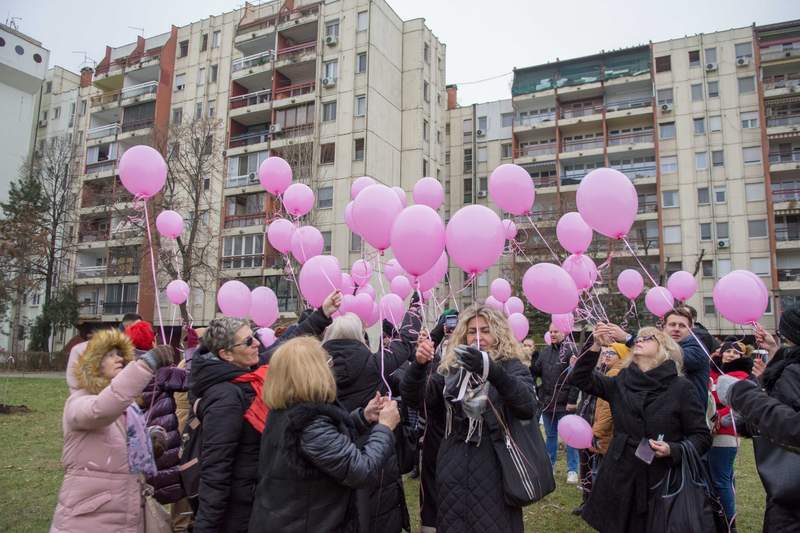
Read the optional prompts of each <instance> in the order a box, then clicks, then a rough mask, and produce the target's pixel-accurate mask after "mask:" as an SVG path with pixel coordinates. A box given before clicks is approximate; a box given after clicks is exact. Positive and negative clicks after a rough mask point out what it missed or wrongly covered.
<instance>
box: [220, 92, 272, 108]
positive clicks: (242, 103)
mask: <svg viewBox="0 0 800 533" xmlns="http://www.w3.org/2000/svg"><path fill="white" fill-rule="evenodd" d="M270 100H272V91H271V90H270V89H263V90H261V91H256V92H252V93H247V94H240V95H239V96H231V97H230V108H231V109H238V108H240V107H248V106H251V105H258V104H263V103H265V102H269V101H270Z"/></svg>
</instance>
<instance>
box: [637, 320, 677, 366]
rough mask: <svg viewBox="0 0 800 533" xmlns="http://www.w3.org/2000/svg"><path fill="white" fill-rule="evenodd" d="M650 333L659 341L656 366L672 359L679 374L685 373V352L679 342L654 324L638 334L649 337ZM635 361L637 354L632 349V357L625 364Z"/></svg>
mask: <svg viewBox="0 0 800 533" xmlns="http://www.w3.org/2000/svg"><path fill="white" fill-rule="evenodd" d="M650 335H652V336H653V337H655V340H656V342H657V343H658V354H657V355H656V361H657V363H658V364H657V365H656V366H660V365H662V364H664V363H665V362H666V361H668V360H671V361H674V362H675V366H676V367H677V368H678V375H683V352H682V351H681V347H680V346H678V343H677V342H675V341H674V340H673V339H672V337H670V336H669V335H667V334H666V333H664V332H663V331H662V330H660V329H658V328H654V327H652V326H648V327H645V328H642V329H640V330H639V333H638V334H637V336H639V337H648V336H650ZM635 362H636V354H635V353H634V351H633V350H631V357H628V358H627V359H626V360H625V366H628V365H630V364H631V363H635Z"/></svg>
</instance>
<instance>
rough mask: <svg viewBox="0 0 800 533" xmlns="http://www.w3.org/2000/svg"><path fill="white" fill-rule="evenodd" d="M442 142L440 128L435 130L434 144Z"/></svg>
mask: <svg viewBox="0 0 800 533" xmlns="http://www.w3.org/2000/svg"><path fill="white" fill-rule="evenodd" d="M441 143H442V130H436V144H441Z"/></svg>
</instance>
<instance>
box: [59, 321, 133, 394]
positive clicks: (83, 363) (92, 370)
mask: <svg viewBox="0 0 800 533" xmlns="http://www.w3.org/2000/svg"><path fill="white" fill-rule="evenodd" d="M114 349H116V350H118V351H119V354H120V355H121V356H122V359H123V360H124V362H125V364H126V365H127V364H129V363H130V362H132V361H133V360H134V351H133V343H132V342H131V340H130V339H129V338H128V337H127V336H126V335H125V334H124V333H122V332H121V331H117V330H115V329H106V330H102V331H97V332H95V333H94V335H92V339H91V340H90V341H89V343H88V344H87V345H86V350H84V352H83V353H82V354H81V356H80V357H79V358H78V362H77V363H76V364H75V368H74V369H73V375H74V376H75V378H76V379H77V380H78V386H79V388H81V389H84V390H86V391H88V392H89V393H91V394H99V393H100V391H101V390H103V389H105V388H106V387H107V386H108V385H109V384H110V383H111V380H110V379H108V378H107V377H105V376H103V375H101V373H100V363H101V362H102V361H103V357H105V355H106V354H107V353H108V352H110V351H111V350H114Z"/></svg>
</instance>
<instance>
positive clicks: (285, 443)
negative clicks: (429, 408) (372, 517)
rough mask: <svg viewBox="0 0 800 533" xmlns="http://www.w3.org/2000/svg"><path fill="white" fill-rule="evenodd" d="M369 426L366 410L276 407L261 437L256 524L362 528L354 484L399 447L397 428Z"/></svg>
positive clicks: (286, 530)
mask: <svg viewBox="0 0 800 533" xmlns="http://www.w3.org/2000/svg"><path fill="white" fill-rule="evenodd" d="M359 430H360V431H362V432H363V431H366V430H367V424H366V421H365V420H364V419H363V416H362V415H361V414H360V412H359V411H356V412H354V413H352V414H348V412H347V411H345V410H344V409H342V408H341V407H338V406H335V405H326V404H316V403H301V404H297V405H293V406H291V407H289V408H288V409H277V410H273V411H270V414H269V417H268V418H267V424H266V426H265V428H264V438H263V439H262V441H261V456H260V463H259V469H258V487H257V489H256V494H255V501H254V504H253V512H252V516H251V519H250V531H251V532H253V533H255V532H259V533H260V532H262V531H280V532H282V533H301V532H303V533H304V532H309V533H310V532H317V531H320V532H321V531H324V532H340V531H342V532H343V531H356V530H357V527H358V526H357V512H356V504H355V498H354V493H353V489H355V488H358V487H362V486H364V485H366V484H367V483H368V482H369V480H370V479H371V478H372V477H373V476H374V475H375V473H376V472H378V471H380V469H381V468H382V466H383V464H384V463H385V461H386V460H387V459H388V458H389V456H390V455H391V452H392V448H393V446H394V437H393V435H392V432H391V431H390V430H389V429H388V428H387V427H386V426H383V425H380V424H378V425H375V426H372V428H371V431H369V436H368V438H367V439H366V442H365V443H364V445H363V447H362V448H361V449H359V447H358V446H357V445H356V444H355V442H354V438H355V437H356V435H357V434H358V432H359Z"/></svg>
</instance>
